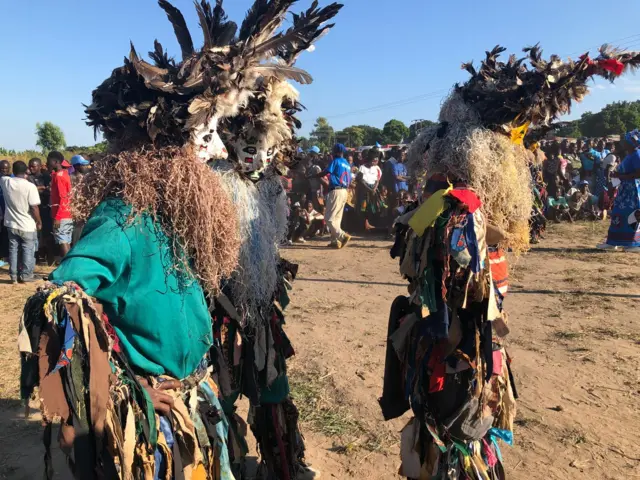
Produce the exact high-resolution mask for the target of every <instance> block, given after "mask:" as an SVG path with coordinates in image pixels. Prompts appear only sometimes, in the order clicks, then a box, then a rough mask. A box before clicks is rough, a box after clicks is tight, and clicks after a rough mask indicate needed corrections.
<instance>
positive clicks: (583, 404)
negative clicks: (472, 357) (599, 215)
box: [0, 224, 640, 480]
mask: <svg viewBox="0 0 640 480" xmlns="http://www.w3.org/2000/svg"><path fill="white" fill-rule="evenodd" d="M603 232H604V230H603V226H601V225H588V224H584V225H583V224H581V225H572V226H565V225H563V226H561V227H556V228H554V229H553V232H551V233H550V234H549V235H548V239H547V240H545V241H544V242H543V243H542V244H541V245H540V246H538V247H537V248H534V249H533V250H532V252H530V253H529V254H527V255H525V256H524V257H522V258H521V259H519V260H518V262H517V264H516V265H515V266H514V268H513V269H512V278H511V286H512V290H511V293H510V295H509V297H508V298H507V301H506V302H507V303H506V306H507V309H508V311H509V313H510V325H511V330H512V334H511V336H510V352H511V354H512V355H513V356H514V357H515V364H514V368H515V375H516V381H517V383H518V388H519V393H520V402H519V413H518V419H517V423H518V426H517V430H516V442H517V444H516V446H515V447H513V448H511V449H508V448H505V456H506V462H507V470H508V473H509V478H512V479H522V480H524V479H527V480H528V479H567V478H571V479H573V478H575V479H578V478H594V479H595V478H597V479H623V478H624V479H627V478H634V476H637V475H638V473H637V472H638V471H639V470H638V468H639V467H640V460H639V458H640V453H639V452H638V451H637V448H634V447H635V445H636V432H637V431H638V430H639V429H640V409H639V408H638V405H640V374H639V373H638V371H639V370H638V368H637V365H638V363H639V361H640V321H639V320H640V310H638V305H640V256H630V255H624V254H611V253H604V252H597V251H593V250H591V248H592V246H593V245H595V244H596V243H597V242H599V241H600V240H601V238H602V235H603ZM389 246H390V242H388V241H384V240H376V239H358V240H354V243H353V244H352V245H350V246H349V247H348V248H346V249H344V250H341V251H332V250H327V249H325V248H324V242H312V243H311V244H308V245H305V246H299V247H293V248H288V249H286V250H285V251H284V252H283V255H284V256H285V257H286V258H287V259H288V260H291V261H295V262H298V263H300V273H299V278H298V280H297V281H296V282H295V284H294V291H293V292H292V303H291V305H290V306H289V309H288V317H287V322H288V325H287V331H288V332H289V335H290V337H291V339H292V340H293V343H294V346H295V348H296V352H297V355H296V357H295V358H294V360H293V361H292V363H291V368H292V379H293V383H294V392H295V393H296V394H297V396H298V403H299V406H300V409H301V412H302V417H303V418H304V419H305V422H304V426H303V430H304V432H305V436H306V441H307V447H308V457H309V459H310V460H311V462H312V463H313V465H314V466H315V467H318V468H320V469H321V470H322V471H323V478H339V479H341V478H359V479H361V478H367V479H368V480H375V479H392V478H399V477H397V476H396V475H395V472H396V471H397V469H398V466H399V461H398V456H397V454H398V438H399V436H398V433H397V432H398V431H399V430H400V428H402V426H403V424H404V422H405V421H406V419H399V420H396V421H393V422H389V423H385V422H384V421H383V420H382V417H381V414H380V410H379V408H378V405H377V397H378V396H379V395H380V393H381V385H382V373H383V367H384V348H385V336H386V323H387V316H388V310H389V306H390V304H391V301H392V300H393V298H394V297H395V296H396V295H399V294H402V293H404V291H405V284H404V282H403V281H402V279H401V278H400V277H399V275H398V273H397V265H396V262H395V261H393V260H391V259H390V258H389V255H388V247H389ZM29 291H30V290H29V289H27V288H26V287H17V288H14V287H11V286H9V285H0V299H1V302H2V304H1V308H0V351H1V352H2V356H0V372H1V375H0V478H12V479H13V478H16V479H23V478H24V479H28V478H35V477H36V475H37V474H38V473H37V472H39V471H40V470H39V468H40V461H41V454H42V447H41V444H40V440H39V427H38V424H37V421H32V422H30V423H25V421H24V420H23V419H22V418H20V416H21V412H20V409H19V407H18V403H17V400H16V399H17V392H18V390H17V386H18V385H17V375H18V363H17V361H16V359H17V355H16V347H15V331H16V322H17V317H18V315H19V311H20V308H21V306H22V303H23V301H24V298H25V297H26V295H27V294H28V292H29ZM59 471H64V468H60V469H59ZM60 478H62V476H61V477H60Z"/></svg>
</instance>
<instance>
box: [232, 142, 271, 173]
mask: <svg viewBox="0 0 640 480" xmlns="http://www.w3.org/2000/svg"><path fill="white" fill-rule="evenodd" d="M233 149H234V151H235V154H236V161H237V164H238V167H239V169H240V170H241V171H242V172H243V173H245V174H246V175H247V176H249V177H250V178H257V177H259V176H260V174H261V173H262V172H263V171H264V170H265V169H266V168H267V167H268V166H269V165H271V162H272V161H273V158H274V157H275V155H276V153H277V149H276V148H275V147H273V146H271V145H268V144H267V141H266V138H265V137H263V136H261V137H244V136H241V137H238V138H237V139H236V140H235V142H234V143H233Z"/></svg>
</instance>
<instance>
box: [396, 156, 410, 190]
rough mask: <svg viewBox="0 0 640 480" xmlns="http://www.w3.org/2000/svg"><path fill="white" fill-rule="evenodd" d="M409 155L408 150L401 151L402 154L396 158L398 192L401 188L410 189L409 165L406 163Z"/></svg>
mask: <svg viewBox="0 0 640 480" xmlns="http://www.w3.org/2000/svg"><path fill="white" fill-rule="evenodd" d="M406 156H407V153H406V151H404V150H403V151H401V152H400V155H398V158H397V159H396V163H395V164H394V165H393V175H394V178H395V193H396V194H397V193H398V192H400V191H401V190H409V185H408V184H407V181H408V180H409V176H408V172H407V166H406V165H405V164H404V161H405V158H406Z"/></svg>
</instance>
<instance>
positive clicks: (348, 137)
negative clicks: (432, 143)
mask: <svg viewBox="0 0 640 480" xmlns="http://www.w3.org/2000/svg"><path fill="white" fill-rule="evenodd" d="M433 124H434V122H432V121H430V120H420V121H416V122H413V123H412V124H411V126H409V127H407V126H406V125H405V124H404V123H403V122H401V121H400V120H396V119H392V120H389V121H388V122H387V123H385V124H384V127H382V128H377V127H372V126H371V125H352V126H350V127H347V128H344V129H342V130H338V131H336V130H335V129H334V128H333V127H332V126H331V125H330V124H329V121H328V120H327V119H326V118H325V117H319V118H318V119H317V120H316V122H315V124H314V128H313V130H312V131H311V134H310V135H309V137H299V138H298V141H299V143H300V147H301V148H303V149H308V148H309V147H311V146H313V145H315V146H317V147H318V148H320V150H322V151H323V152H327V151H329V150H330V149H331V146H332V145H333V144H334V143H338V142H339V143H343V144H344V145H346V146H347V147H350V148H356V147H361V146H364V145H375V144H376V143H379V144H380V145H387V144H399V143H408V142H410V141H411V140H413V139H414V138H415V137H416V135H417V133H418V131H419V130H420V129H421V128H424V127H426V126H429V125H433Z"/></svg>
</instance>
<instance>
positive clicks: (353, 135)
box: [336, 125, 365, 148]
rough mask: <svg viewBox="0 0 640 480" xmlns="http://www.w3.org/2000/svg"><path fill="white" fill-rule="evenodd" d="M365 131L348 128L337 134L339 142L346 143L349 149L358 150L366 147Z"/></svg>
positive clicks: (358, 128) (357, 128)
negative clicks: (363, 146) (357, 148)
mask: <svg viewBox="0 0 640 480" xmlns="http://www.w3.org/2000/svg"><path fill="white" fill-rule="evenodd" d="M364 135H365V131H364V130H363V129H362V128H361V127H357V126H355V125H354V126H352V127H347V128H345V129H344V130H341V131H339V132H337V133H336V138H337V139H338V141H340V142H342V143H344V144H345V145H346V146H347V147H350V148H356V147H361V146H362V145H364V143H363V142H364Z"/></svg>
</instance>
